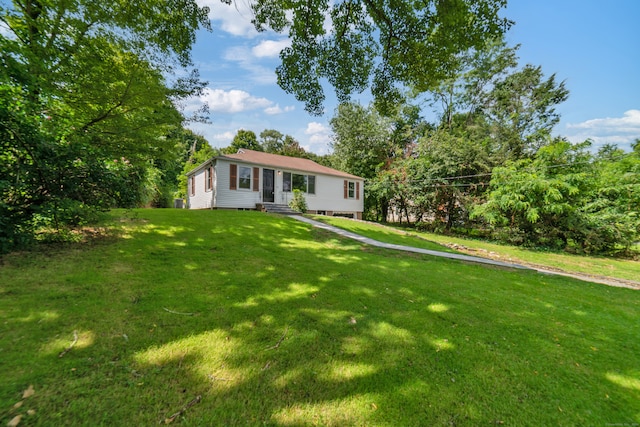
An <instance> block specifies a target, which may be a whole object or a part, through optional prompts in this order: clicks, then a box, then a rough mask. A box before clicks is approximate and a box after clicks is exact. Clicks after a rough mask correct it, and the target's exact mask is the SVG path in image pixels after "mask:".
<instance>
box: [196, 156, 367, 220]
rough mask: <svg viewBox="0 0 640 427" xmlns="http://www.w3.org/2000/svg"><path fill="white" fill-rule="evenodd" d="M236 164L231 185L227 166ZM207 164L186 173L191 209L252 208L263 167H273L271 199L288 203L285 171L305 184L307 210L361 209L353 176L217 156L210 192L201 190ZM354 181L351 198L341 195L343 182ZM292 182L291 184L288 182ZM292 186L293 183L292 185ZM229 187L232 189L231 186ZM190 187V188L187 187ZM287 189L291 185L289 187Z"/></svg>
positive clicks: (359, 192)
mask: <svg viewBox="0 0 640 427" xmlns="http://www.w3.org/2000/svg"><path fill="white" fill-rule="evenodd" d="M232 164H234V165H236V168H235V169H236V177H235V178H236V182H235V186H232V185H231V182H230V174H231V173H232V167H231V165H232ZM208 167H209V165H205V166H203V167H202V168H201V169H200V170H197V171H195V172H194V175H190V176H189V179H188V182H191V177H192V176H193V179H194V181H195V194H194V195H191V193H189V196H188V203H189V205H188V206H189V208H191V209H207V208H221V209H255V208H256V204H259V203H262V171H263V169H264V168H267V169H273V170H274V202H275V203H280V204H288V203H289V201H291V198H292V197H293V193H292V192H291V191H283V184H284V183H285V180H284V176H285V174H291V175H289V176H291V178H290V181H289V182H291V181H293V177H294V176H296V175H298V176H302V177H304V178H302V180H300V178H296V182H297V184H300V185H301V184H302V183H304V185H305V186H306V189H307V193H305V199H306V201H307V207H308V209H309V210H311V211H325V212H329V211H330V212H335V213H358V212H360V213H361V212H363V210H364V181H363V180H359V179H355V178H351V177H349V178H345V177H343V176H334V175H323V174H318V173H309V172H306V171H301V170H286V169H284V170H283V169H278V168H273V167H270V166H268V165H266V166H256V165H255V164H249V163H242V162H240V161H237V160H233V161H232V160H227V159H224V158H217V159H216V160H214V163H213V174H212V175H213V176H212V178H213V179H212V183H213V187H212V189H211V190H210V191H205V188H206V179H205V170H206V168H208ZM243 168H247V169H248V170H249V175H247V174H246V173H244V175H245V179H246V178H247V177H248V178H249V188H241V186H240V182H239V181H240V177H241V175H242V173H243V172H242V170H243ZM345 179H346V180H347V181H349V182H352V183H354V188H355V194H354V196H355V197H353V198H346V199H345V198H344V181H345ZM291 184H292V185H293V184H294V183H293V182H291ZM293 186H294V188H296V187H295V185H293ZM232 188H233V189H232ZM189 190H191V188H189ZM289 190H291V188H289Z"/></svg>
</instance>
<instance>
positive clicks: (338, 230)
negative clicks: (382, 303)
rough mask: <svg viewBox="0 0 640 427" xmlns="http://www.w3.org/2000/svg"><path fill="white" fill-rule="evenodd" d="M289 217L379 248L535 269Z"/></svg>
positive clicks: (311, 220) (506, 266) (302, 218)
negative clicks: (384, 239)
mask: <svg viewBox="0 0 640 427" xmlns="http://www.w3.org/2000/svg"><path fill="white" fill-rule="evenodd" d="M291 218H293V219H296V220H298V221H302V222H305V223H307V224H310V225H312V226H314V227H317V228H321V229H323V230H328V231H331V232H333V233H336V234H339V235H341V236H344V237H347V238H349V239H353V240H357V241H359V242H362V243H365V244H367V245H371V246H377V247H379V248H385V249H394V250H398V251H405V252H414V253H419V254H425V255H431V256H436V257H440V258H448V259H455V260H458V261H467V262H474V263H477V264H485V265H492V266H497V267H503V268H513V269H518V270H529V271H536V270H535V269H533V268H530V267H526V266H524V265H520V264H512V263H508V262H502V261H496V260H493V259H488V258H481V257H476V256H471V255H463V254H452V253H449V252H440V251H432V250H429V249H422V248H416V247H413V246H404V245H395V244H392V243H384V242H380V241H378V240H374V239H370V238H368V237H364V236H361V235H359V234H356V233H352V232H350V231H347V230H343V229H342V228H338V227H334V226H333V225H329V224H325V223H323V222H320V221H316V220H313V219H310V218H306V217H303V216H292V217H291Z"/></svg>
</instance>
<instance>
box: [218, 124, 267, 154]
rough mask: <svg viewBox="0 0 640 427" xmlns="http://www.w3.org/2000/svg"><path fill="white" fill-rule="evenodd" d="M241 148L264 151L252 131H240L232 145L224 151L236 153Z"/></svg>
mask: <svg viewBox="0 0 640 427" xmlns="http://www.w3.org/2000/svg"><path fill="white" fill-rule="evenodd" d="M241 148H247V149H249V150H256V151H263V149H262V146H261V145H260V143H258V137H256V134H255V132H254V131H252V130H244V129H240V130H238V132H237V133H236V136H234V137H233V141H231V145H229V146H228V147H227V148H225V149H224V152H225V153H229V154H232V153H236V152H238V150H240V149H241Z"/></svg>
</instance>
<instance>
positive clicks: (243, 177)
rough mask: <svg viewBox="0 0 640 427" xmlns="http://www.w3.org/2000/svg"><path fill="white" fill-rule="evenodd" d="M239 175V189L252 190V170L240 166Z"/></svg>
mask: <svg viewBox="0 0 640 427" xmlns="http://www.w3.org/2000/svg"><path fill="white" fill-rule="evenodd" d="M238 169H239V173H238V188H244V189H246V190H250V189H251V168H249V167H246V166H240V167H239V168H238Z"/></svg>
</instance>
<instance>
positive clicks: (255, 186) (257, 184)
mask: <svg viewBox="0 0 640 427" xmlns="http://www.w3.org/2000/svg"><path fill="white" fill-rule="evenodd" d="M259 189H260V168H253V191H258V190H259Z"/></svg>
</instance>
